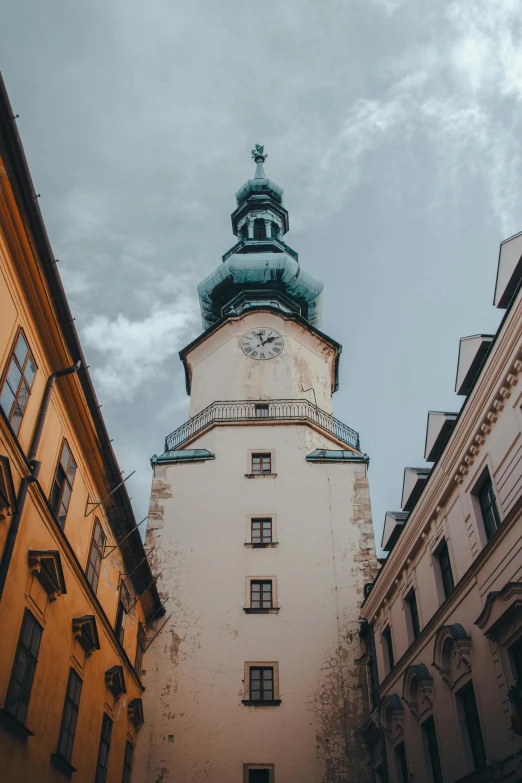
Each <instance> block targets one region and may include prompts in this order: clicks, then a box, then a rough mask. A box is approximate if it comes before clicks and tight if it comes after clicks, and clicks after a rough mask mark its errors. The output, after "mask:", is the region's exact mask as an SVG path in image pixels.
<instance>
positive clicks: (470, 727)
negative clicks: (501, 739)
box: [455, 679, 487, 771]
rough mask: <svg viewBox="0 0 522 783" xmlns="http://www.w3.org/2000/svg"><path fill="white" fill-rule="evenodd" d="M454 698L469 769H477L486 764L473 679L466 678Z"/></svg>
mask: <svg viewBox="0 0 522 783" xmlns="http://www.w3.org/2000/svg"><path fill="white" fill-rule="evenodd" d="M470 696H471V699H470V698H469V697H470ZM455 698H456V701H457V711H458V715H459V722H460V727H461V735H462V739H463V740H464V743H465V752H466V756H467V757H468V761H469V762H471V769H472V770H473V771H479V770H481V769H484V767H485V766H486V764H487V754H486V746H485V744H484V734H483V732H482V725H481V722H480V714H479V710H478V704H477V698H476V695H475V688H474V687H473V680H471V679H470V680H468V681H467V682H466V683H465V685H463V686H462V688H460V689H459V690H458V691H457V692H456V694H455ZM470 708H471V709H470Z"/></svg>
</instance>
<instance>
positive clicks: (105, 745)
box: [94, 712, 112, 783]
mask: <svg viewBox="0 0 522 783" xmlns="http://www.w3.org/2000/svg"><path fill="white" fill-rule="evenodd" d="M111 736H112V720H111V719H110V718H109V716H108V715H107V713H106V712H104V713H103V723H102V730H101V737H100V749H99V751H98V763H97V765H96V777H95V779H94V783H106V780H107V770H108V769H109V753H110V750H111Z"/></svg>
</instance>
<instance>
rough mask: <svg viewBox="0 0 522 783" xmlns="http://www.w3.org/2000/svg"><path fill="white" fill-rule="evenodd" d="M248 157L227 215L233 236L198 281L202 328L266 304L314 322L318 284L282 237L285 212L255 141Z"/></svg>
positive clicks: (286, 225)
mask: <svg viewBox="0 0 522 783" xmlns="http://www.w3.org/2000/svg"><path fill="white" fill-rule="evenodd" d="M252 157H253V158H254V161H255V163H256V172H255V175H254V178H253V179H249V180H247V182H246V183H245V184H244V185H243V186H242V187H241V188H240V189H239V190H238V191H237V193H236V201H237V208H236V209H235V210H234V212H233V213H232V215H231V218H232V230H233V232H234V234H235V235H236V237H237V240H238V241H237V242H236V244H235V245H234V246H233V247H232V248H230V250H229V251H228V252H227V253H225V255H224V256H223V264H221V265H220V266H219V267H218V268H217V269H216V270H215V271H214V272H212V274H210V275H209V276H208V277H207V278H206V279H205V280H203V281H202V282H201V283H200V284H199V285H198V294H199V301H200V307H201V315H202V320H203V327H204V328H205V329H207V328H208V327H210V326H212V324H214V323H216V322H217V321H219V320H221V319H222V318H226V317H229V316H233V315H240V314H242V313H243V312H245V311H246V310H251V309H255V308H258V307H262V306H267V304H270V306H272V307H275V308H277V309H280V310H282V311H283V312H288V313H292V312H293V313H297V314H298V315H300V316H302V317H303V318H305V319H306V320H307V321H309V323H310V324H312V325H313V326H319V325H320V322H321V307H322V291H323V284H322V282H321V281H320V280H317V279H316V278H314V277H312V275H310V274H308V273H307V272H305V271H304V270H303V268H302V267H301V266H300V264H299V259H298V255H297V253H296V252H295V250H292V248H291V247H289V246H288V245H287V244H286V243H285V241H284V240H283V236H284V235H285V234H286V232H287V231H288V229H289V220H288V212H287V210H286V208H285V207H284V205H283V189H282V188H281V187H279V185H276V184H275V182H272V180H270V179H268V178H267V177H266V176H265V172H264V169H263V163H264V161H265V159H266V157H267V156H266V154H265V152H264V148H263V147H262V146H261V145H259V144H256V146H255V148H254V149H253V150H252Z"/></svg>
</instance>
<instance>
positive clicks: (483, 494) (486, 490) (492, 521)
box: [477, 476, 500, 541]
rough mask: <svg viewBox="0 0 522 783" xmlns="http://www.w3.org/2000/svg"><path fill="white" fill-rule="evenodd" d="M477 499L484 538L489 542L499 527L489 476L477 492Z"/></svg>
mask: <svg viewBox="0 0 522 783" xmlns="http://www.w3.org/2000/svg"><path fill="white" fill-rule="evenodd" d="M477 499H478V502H479V505H480V512H481V514H482V521H483V522H484V528H485V530H486V536H487V539H488V541H489V539H490V538H491V536H492V535H493V533H494V532H495V531H496V530H497V528H499V527H500V517H499V514H498V509H497V501H496V498H495V493H494V491H493V483H492V481H491V477H490V476H488V477H487V479H486V480H485V481H484V482H483V483H482V485H481V487H480V489H479V491H478V492H477Z"/></svg>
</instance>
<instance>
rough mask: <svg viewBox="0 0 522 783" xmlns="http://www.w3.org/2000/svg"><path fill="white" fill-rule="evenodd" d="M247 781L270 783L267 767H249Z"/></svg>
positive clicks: (250, 782) (249, 782) (251, 782)
mask: <svg viewBox="0 0 522 783" xmlns="http://www.w3.org/2000/svg"><path fill="white" fill-rule="evenodd" d="M248 783H270V770H269V769H249V770H248Z"/></svg>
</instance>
